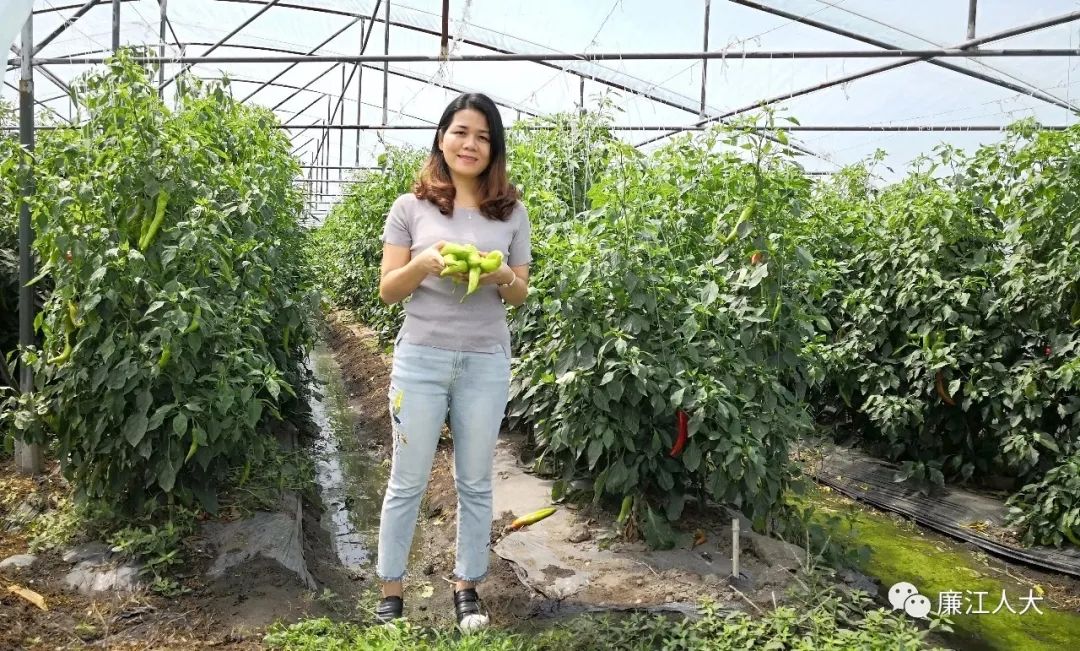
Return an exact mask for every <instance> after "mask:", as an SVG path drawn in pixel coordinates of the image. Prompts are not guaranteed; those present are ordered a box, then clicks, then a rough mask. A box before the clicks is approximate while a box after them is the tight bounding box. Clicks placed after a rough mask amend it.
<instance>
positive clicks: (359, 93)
mask: <svg viewBox="0 0 1080 651" xmlns="http://www.w3.org/2000/svg"><path fill="white" fill-rule="evenodd" d="M372 25H374V22H373V23H372ZM363 31H364V24H363V23H360V32H361V33H363ZM363 53H364V44H363V43H361V44H360V54H363ZM363 108H364V67H363V66H362V65H360V64H359V63H358V64H356V123H357V124H360V119H361V116H360V113H361V111H362V110H363ZM353 163H354V164H356V165H359V164H360V132H359V131H357V132H356V154H355V157H354V160H353Z"/></svg>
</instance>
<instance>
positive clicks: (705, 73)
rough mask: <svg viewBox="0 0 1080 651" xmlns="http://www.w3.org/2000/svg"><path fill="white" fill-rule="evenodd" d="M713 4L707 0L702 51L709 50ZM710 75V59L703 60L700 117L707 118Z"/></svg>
mask: <svg viewBox="0 0 1080 651" xmlns="http://www.w3.org/2000/svg"><path fill="white" fill-rule="evenodd" d="M711 5H712V2H711V1H710V0H705V40H704V43H703V44H702V46H701V51H702V52H708V51H709V9H710V6H711ZM708 77H709V60H708V59H702V60H701V106H700V108H698V117H699V118H701V119H704V118H705V81H706V79H708Z"/></svg>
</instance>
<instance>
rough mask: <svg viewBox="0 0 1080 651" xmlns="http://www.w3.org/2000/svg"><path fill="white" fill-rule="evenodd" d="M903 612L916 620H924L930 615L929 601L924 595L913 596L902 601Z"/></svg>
mask: <svg viewBox="0 0 1080 651" xmlns="http://www.w3.org/2000/svg"><path fill="white" fill-rule="evenodd" d="M904 612H906V613H907V614H908V615H911V616H912V617H914V618H916V619H926V616H927V615H928V614H929V613H930V599H929V598H928V597H926V596H925V595H921V594H913V595H911V596H910V597H908V598H907V600H906V601H904Z"/></svg>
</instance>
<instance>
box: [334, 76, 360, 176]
mask: <svg viewBox="0 0 1080 651" xmlns="http://www.w3.org/2000/svg"><path fill="white" fill-rule="evenodd" d="M353 74H356V70H355V69H354V70H353ZM349 81H352V77H350V78H349ZM348 89H349V87H348V82H347V81H346V80H345V66H341V99H340V100H338V101H339V103H340V102H341V101H343V100H344V99H345V91H347V90H348ZM338 120H339V122H338V124H340V125H342V126H345V110H344V108H342V111H341V117H340V118H338ZM344 150H345V132H344V131H341V130H340V129H339V130H338V148H337V164H338V165H343V164H344V163H343V159H342V156H343V155H344Z"/></svg>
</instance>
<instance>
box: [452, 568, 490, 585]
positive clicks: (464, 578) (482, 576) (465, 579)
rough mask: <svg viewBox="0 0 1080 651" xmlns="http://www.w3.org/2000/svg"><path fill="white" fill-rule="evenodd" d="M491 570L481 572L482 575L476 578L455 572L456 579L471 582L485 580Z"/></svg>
mask: <svg viewBox="0 0 1080 651" xmlns="http://www.w3.org/2000/svg"><path fill="white" fill-rule="evenodd" d="M489 572H490V570H489V571H485V572H484V573H483V574H481V575H480V576H478V577H476V578H469V577H466V576H464V575H462V574H459V573H457V572H454V580H455V581H467V582H469V583H480V582H481V581H483V580H484V579H486V578H487V575H488V573H489Z"/></svg>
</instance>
